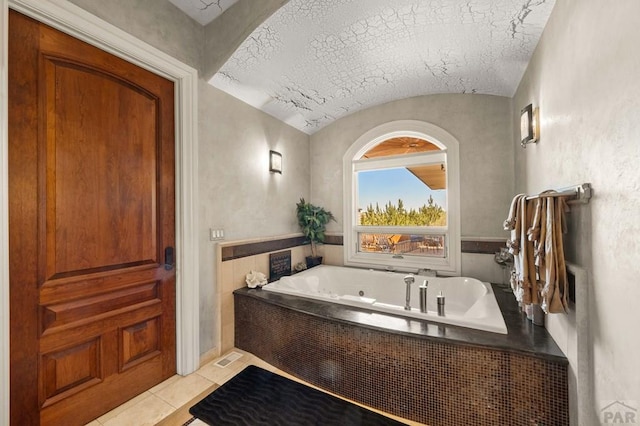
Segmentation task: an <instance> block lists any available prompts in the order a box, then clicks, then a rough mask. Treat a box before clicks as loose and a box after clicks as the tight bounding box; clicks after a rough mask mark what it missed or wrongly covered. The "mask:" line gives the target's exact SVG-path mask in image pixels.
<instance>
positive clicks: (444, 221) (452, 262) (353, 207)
mask: <svg viewBox="0 0 640 426" xmlns="http://www.w3.org/2000/svg"><path fill="white" fill-rule="evenodd" d="M343 165H344V194H345V203H344V226H345V229H344V247H345V250H344V252H345V258H344V262H345V265H351V266H363V267H393V268H396V269H400V270H402V269H404V270H417V269H421V268H428V269H432V270H437V271H439V272H441V273H444V274H449V275H459V274H460V211H459V210H460V178H459V176H460V174H459V159H458V141H457V140H456V139H455V138H454V137H453V136H452V135H451V134H450V133H448V132H447V131H445V130H444V129H442V128H440V127H438V126H435V125H433V124H430V123H426V122H421V121H413V120H402V121H393V122H390V123H386V124H383V125H381V126H378V127H376V128H374V129H372V130H370V131H369V132H367V133H365V134H364V135H362V136H361V137H360V138H358V140H357V141H356V142H355V143H354V144H353V145H352V146H351V147H350V148H349V150H348V151H347V152H346V154H345V156H344V158H343Z"/></svg>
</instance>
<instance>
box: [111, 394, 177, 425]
mask: <svg viewBox="0 0 640 426" xmlns="http://www.w3.org/2000/svg"><path fill="white" fill-rule="evenodd" d="M174 410H175V408H174V407H172V406H171V405H169V404H168V403H166V402H165V401H163V400H162V399H160V398H158V397H157V396H155V395H152V394H148V396H147V398H144V399H143V400H141V401H139V402H138V403H137V404H135V405H133V406H132V407H129V408H128V409H126V410H124V411H123V412H121V413H120V414H118V415H117V416H115V417H113V418H111V419H109V420H108V421H106V422H102V424H103V425H104V426H153V425H155V424H156V423H158V422H159V421H160V420H162V419H163V418H165V417H167V416H168V415H170V414H171V413H172V412H173V411H174Z"/></svg>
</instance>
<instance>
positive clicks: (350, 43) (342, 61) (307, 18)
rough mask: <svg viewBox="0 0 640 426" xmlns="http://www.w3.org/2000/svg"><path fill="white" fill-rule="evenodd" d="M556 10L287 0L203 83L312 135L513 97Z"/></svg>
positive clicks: (497, 2)
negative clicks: (458, 100) (351, 121)
mask: <svg viewBox="0 0 640 426" xmlns="http://www.w3.org/2000/svg"><path fill="white" fill-rule="evenodd" d="M554 3H555V0H291V1H289V2H288V3H287V4H285V5H284V6H283V7H281V8H280V9H279V10H277V11H276V12H275V13H274V14H273V15H272V16H271V17H270V18H269V19H267V20H266V21H265V22H264V23H263V24H262V25H261V26H259V27H258V28H257V29H256V30H255V31H254V32H253V33H252V34H251V35H250V36H249V37H248V38H247V39H246V40H245V41H244V42H243V43H242V44H241V45H240V47H239V48H238V49H237V50H236V52H235V53H234V54H233V55H232V56H231V58H230V59H229V60H228V61H227V62H226V63H225V64H224V66H223V67H222V68H221V69H220V70H219V71H218V72H217V73H216V74H215V75H214V76H213V77H212V79H211V80H210V83H211V84H212V85H214V86H215V87H218V88H219V89H221V90H224V91H226V92H228V93H229V94H231V95H233V96H235V97H237V98H239V99H241V100H243V101H245V102H247V103H249V104H251V105H253V106H255V107H256V108H259V109H261V110H263V111H265V112H267V113H269V114H271V115H273V116H275V117H277V118H279V119H280V120H282V121H284V122H286V123H288V124H290V125H292V126H294V127H296V128H298V129H300V130H302V131H304V132H306V133H308V134H312V133H314V132H315V131H317V130H318V129H320V128H322V127H323V126H325V125H327V124H329V123H331V122H333V121H334V120H336V119H338V118H340V117H343V116H345V115H347V114H350V113H353V112H355V111H358V110H361V109H365V108H368V107H371V106H374V105H378V104H381V103H384V102H388V101H392V100H397V99H403V98H408V97H412V96H418V95H427V94H434V93H482V94H492V95H501V96H509V97H510V96H513V93H514V92H515V90H516V88H517V85H518V83H519V81H520V79H521V77H522V74H523V73H524V70H525V68H526V66H527V63H528V62H529V59H530V57H531V54H532V53H533V50H534V49H535V46H536V45H537V43H538V39H539V38H540V35H541V33H542V30H543V29H544V26H545V24H546V22H547V19H548V17H549V15H550V13H551V10H552V8H553V5H554Z"/></svg>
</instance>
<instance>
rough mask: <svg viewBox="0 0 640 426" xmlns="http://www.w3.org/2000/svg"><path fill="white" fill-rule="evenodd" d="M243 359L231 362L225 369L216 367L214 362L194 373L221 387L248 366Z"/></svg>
mask: <svg viewBox="0 0 640 426" xmlns="http://www.w3.org/2000/svg"><path fill="white" fill-rule="evenodd" d="M244 359H245V357H243V358H240V359H239V360H236V361H233V362H232V363H231V364H229V365H227V366H226V367H218V366H217V365H215V362H210V363H209V364H207V365H205V366H204V367H202V368H200V369H199V370H198V371H196V373H197V374H199V375H201V376H202V377H205V378H207V379H208V380H211V381H212V382H214V383H216V384H218V385H222V384H224V383H226V382H227V381H228V380H229V379H230V378H232V377H233V376H235V375H236V374H238V373H239V372H240V371H242V370H244V369H245V368H246V367H247V365H249V364H247V363H246V362H244ZM216 361H217V360H216Z"/></svg>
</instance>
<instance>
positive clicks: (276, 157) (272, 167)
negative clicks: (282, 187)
mask: <svg viewBox="0 0 640 426" xmlns="http://www.w3.org/2000/svg"><path fill="white" fill-rule="evenodd" d="M269 171H270V172H271V173H280V174H282V154H280V153H279V152H277V151H273V150H270V151H269Z"/></svg>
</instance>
